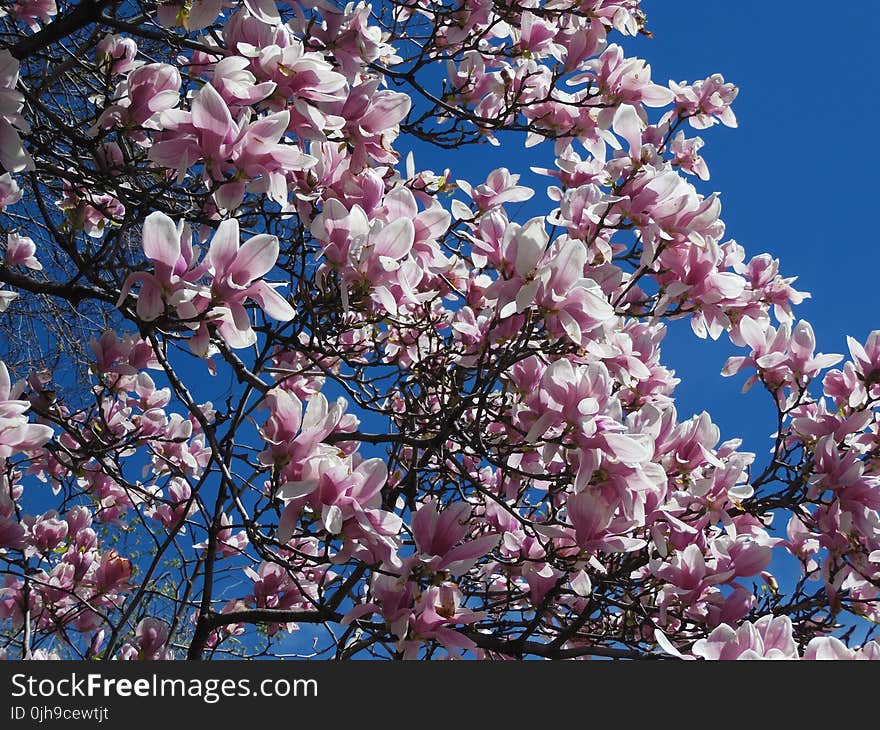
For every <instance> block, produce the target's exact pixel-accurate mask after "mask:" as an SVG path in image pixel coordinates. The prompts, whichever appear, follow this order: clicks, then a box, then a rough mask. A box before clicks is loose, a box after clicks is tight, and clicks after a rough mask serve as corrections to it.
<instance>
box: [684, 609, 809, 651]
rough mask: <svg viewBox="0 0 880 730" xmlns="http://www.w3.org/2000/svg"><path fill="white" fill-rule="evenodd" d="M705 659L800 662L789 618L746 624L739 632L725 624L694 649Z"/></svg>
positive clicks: (701, 640) (768, 618) (771, 618)
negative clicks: (791, 660) (795, 660)
mask: <svg viewBox="0 0 880 730" xmlns="http://www.w3.org/2000/svg"><path fill="white" fill-rule="evenodd" d="M692 651H693V653H694V655H695V656H698V657H702V658H703V659H714V660H730V659H797V658H798V652H797V646H796V644H795V642H794V639H793V638H792V624H791V619H789V618H788V616H771V615H767V616H762V617H761V618H759V619H758V620H757V621H756V622H755V623H754V624H752V623H750V622H748V621H746V622H744V623H743V624H742V625H741V626H740V627H739V628H738V629H734V628H733V627H731V626H728V625H727V624H721V626H719V627H718V628H716V629H714V630H713V631H712V633H711V634H709V636H708V637H707V638H705V639H700V640H699V641H697V642H696V643H695V644H694V646H693V649H692Z"/></svg>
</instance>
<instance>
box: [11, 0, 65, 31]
mask: <svg viewBox="0 0 880 730" xmlns="http://www.w3.org/2000/svg"><path fill="white" fill-rule="evenodd" d="M7 13H8V14H10V15H12V16H14V17H15V18H17V19H18V20H20V21H22V22H23V23H27V25H28V27H29V28H30V29H31V30H33V31H38V30H39V29H40V24H39V23H38V22H37V21H38V20H41V21H43V23H48V22H49V21H50V20H52V18H54V17H55V16H56V15H58V7H57V6H56V5H55V0H16V2H14V3H12V5H11V6H9V8H8V10H7V9H6V8H3V9H0V16H3V15H6V14H7Z"/></svg>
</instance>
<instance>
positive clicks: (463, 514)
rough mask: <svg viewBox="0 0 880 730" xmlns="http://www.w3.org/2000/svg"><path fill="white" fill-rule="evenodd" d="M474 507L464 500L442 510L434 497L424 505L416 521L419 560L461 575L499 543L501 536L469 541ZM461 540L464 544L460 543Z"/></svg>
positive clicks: (429, 565)
mask: <svg viewBox="0 0 880 730" xmlns="http://www.w3.org/2000/svg"><path fill="white" fill-rule="evenodd" d="M470 517H471V507H470V505H468V504H465V503H463V502H458V503H456V504H452V505H449V506H448V507H447V508H446V509H444V510H442V511H438V509H437V505H436V503H435V502H434V501H433V500H432V501H429V502H426V503H425V504H423V505H422V506H421V507H420V508H419V510H418V511H417V512H416V515H415V517H414V518H413V522H412V529H413V538H414V539H415V542H416V547H417V548H418V559H419V561H420V562H421V563H422V564H424V565H426V566H428V567H430V568H431V570H433V571H435V572H439V571H441V570H446V571H449V572H450V573H452V575H456V576H457V575H461V574H462V573H466V572H467V571H468V570H470V569H471V568H472V567H473V566H474V563H476V561H477V560H478V559H479V558H481V557H483V556H484V555H485V554H486V553H488V552H489V551H490V550H491V549H492V548H494V547H495V546H496V545H497V544H498V540H499V537H498V535H484V536H482V537H478V538H476V539H475V540H465V536H466V535H467V533H468V532H469V531H470ZM459 543H461V544H459Z"/></svg>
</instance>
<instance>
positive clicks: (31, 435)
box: [0, 361, 54, 458]
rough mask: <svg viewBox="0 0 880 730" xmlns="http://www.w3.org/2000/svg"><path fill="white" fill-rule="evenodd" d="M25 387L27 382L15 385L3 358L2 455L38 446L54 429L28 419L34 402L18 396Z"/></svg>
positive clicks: (0, 388) (0, 379)
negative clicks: (28, 413) (30, 421)
mask: <svg viewBox="0 0 880 730" xmlns="http://www.w3.org/2000/svg"><path fill="white" fill-rule="evenodd" d="M23 389H24V383H23V382H21V383H17V384H15V385H13V383H12V381H11V380H10V379H9V371H8V370H7V368H6V363H4V362H2V361H0V458H6V457H9V456H12V455H13V454H17V453H21V452H24V451H30V450H33V449H37V448H39V447H40V446H42V445H43V444H45V443H46V442H47V441H48V440H49V439H50V438H52V435H53V433H54V431H53V429H52V427H51V426H46V425H43V424H37V423H29V422H28V418H27V416H26V415H25V413H27V411H28V410H29V409H30V407H31V404H30V402H29V401H26V400H21V399H19V398H18V396H19V395H20V394H21V392H22V390H23Z"/></svg>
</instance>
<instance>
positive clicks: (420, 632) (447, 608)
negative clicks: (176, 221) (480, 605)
mask: <svg viewBox="0 0 880 730" xmlns="http://www.w3.org/2000/svg"><path fill="white" fill-rule="evenodd" d="M461 601H462V593H461V590H459V588H458V586H457V585H455V583H443V584H441V585H439V586H432V587H430V588H428V589H427V590H426V591H425V592H424V593H422V595H421V596H420V597H419V599H418V601H417V603H416V605H415V607H414V609H413V613H412V616H411V617H410V619H409V627H410V634H409V636H410V637H411V638H409V639H407V640H405V641H402V642H401V646H402V647H403V648H404V649H405V651H404V659H415V658H416V657H417V656H418V651H419V649H420V648H421V646H422V642H423V641H425V640H432V639H433V640H435V641H437V642H438V643H440V645H441V646H443V648H444V649H446V650H447V651H448V652H449V653H450V655H453V652H455V651H456V650H465V651H473V650H474V649H475V648H476V644H475V643H474V642H473V641H472V640H471V639H469V638H468V637H467V636H464V635H463V634H462V633H461V632H459V631H456V630H455V629H454V628H452V627H453V626H460V625H468V624H472V623H475V622H477V621H479V620H480V619H481V618H483V616H484V614H483V613H482V612H474V611H470V610H469V609H467V608H465V607H463V606H462V605H461Z"/></svg>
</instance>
